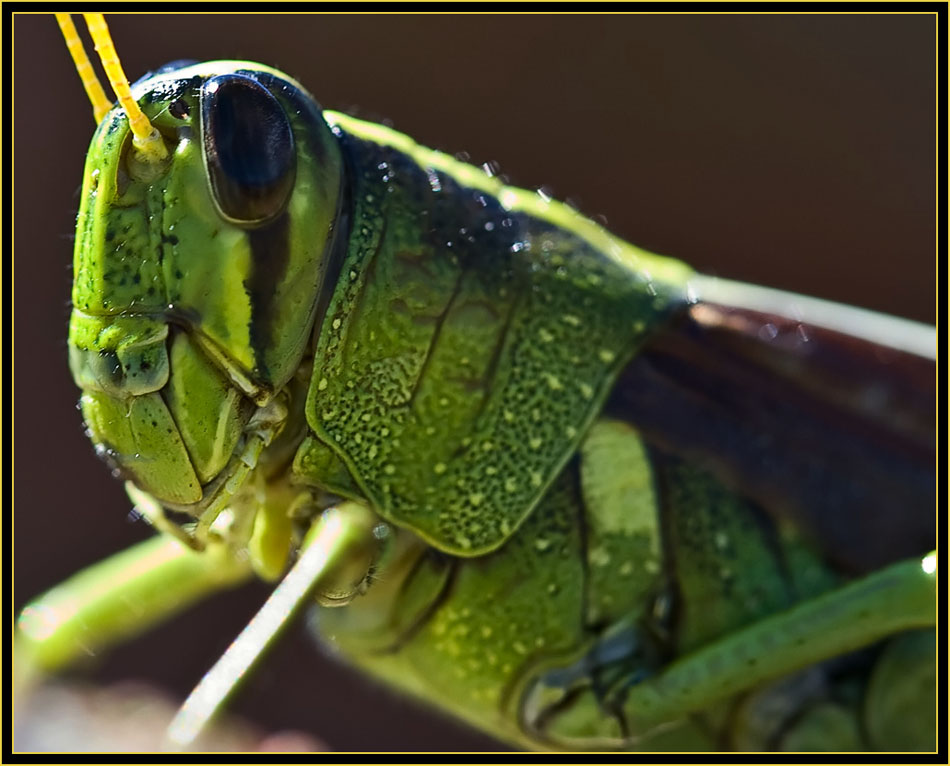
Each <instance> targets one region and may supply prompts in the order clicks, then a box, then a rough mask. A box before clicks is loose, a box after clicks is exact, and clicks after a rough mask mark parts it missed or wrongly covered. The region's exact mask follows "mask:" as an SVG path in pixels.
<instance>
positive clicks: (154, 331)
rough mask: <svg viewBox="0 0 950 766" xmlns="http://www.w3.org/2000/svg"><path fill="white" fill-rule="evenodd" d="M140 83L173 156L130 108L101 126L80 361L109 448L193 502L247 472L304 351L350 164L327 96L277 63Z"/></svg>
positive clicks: (83, 225)
mask: <svg viewBox="0 0 950 766" xmlns="http://www.w3.org/2000/svg"><path fill="white" fill-rule="evenodd" d="M133 93H134V95H135V97H136V98H137V100H138V101H139V102H140V103H141V104H142V106H143V109H144V111H145V112H146V114H147V115H148V116H149V118H150V120H151V121H152V123H153V125H154V126H155V127H156V128H157V129H158V131H159V132H160V134H161V135H162V138H163V139H164V141H165V144H166V147H167V149H168V152H169V157H168V159H167V160H166V161H165V162H164V163H163V164H161V165H160V166H159V167H157V168H155V167H147V166H143V165H142V164H141V163H139V162H137V160H136V157H135V154H134V152H133V151H132V150H131V144H132V142H131V134H130V131H129V126H128V122H127V121H126V119H125V118H124V116H123V112H122V111H121V110H114V111H113V112H111V113H110V114H109V116H107V118H106V119H105V120H104V121H103V123H102V125H101V126H100V128H99V130H98V131H97V133H96V135H95V137H94V138H93V142H92V146H91V148H90V151H89V159H88V161H87V163H86V168H85V175H84V182H83V192H82V203H81V207H80V212H79V222H78V229H77V231H78V233H77V240H76V250H75V282H74V285H73V306H74V309H73V313H72V319H71V323H70V334H69V343H70V366H71V369H72V372H73V377H74V379H75V381H76V383H77V384H78V385H79V386H80V387H81V388H82V389H83V392H84V393H83V397H82V410H83V414H84V416H85V418H86V422H87V424H88V426H89V430H90V435H91V437H92V439H93V440H94V441H95V442H96V444H97V446H98V448H99V450H100V452H101V453H102V454H104V455H106V456H107V457H108V459H109V460H111V461H112V462H113V463H114V464H115V465H116V467H117V468H118V469H119V470H120V471H121V472H122V473H124V474H126V475H127V476H128V477H129V478H131V479H133V480H134V482H135V483H136V484H137V485H138V486H139V487H140V488H141V489H143V490H144V491H146V492H148V493H150V494H152V495H153V496H154V497H156V498H157V499H158V500H160V501H161V502H163V503H166V504H169V505H174V506H177V507H184V508H185V509H188V508H189V507H193V506H195V505H196V504H197V505H201V504H202V503H205V504H206V503H207V501H208V500H209V498H210V496H211V494H213V493H214V492H215V491H217V488H218V487H219V486H220V485H221V484H222V482H224V480H225V479H226V478H227V477H228V476H229V475H231V474H232V473H233V467H232V468H228V466H229V465H230V464H232V463H233V462H234V461H233V460H232V457H233V456H234V454H235V452H236V451H239V450H240V449H241V448H242V447H243V446H244V445H245V442H247V436H246V433H245V432H246V429H247V427H248V425H249V423H251V422H252V418H253V417H254V414H255V411H256V410H258V409H260V408H262V407H265V406H267V405H268V404H269V403H270V402H272V400H273V398H274V395H275V393H276V392H277V391H279V390H280V389H281V387H282V386H284V385H285V384H286V383H287V381H288V380H289V379H290V377H291V376H292V374H293V373H294V371H295V370H296V369H297V366H298V364H299V363H300V359H301V357H302V355H303V352H304V348H305V346H306V344H307V343H308V341H309V337H310V331H311V327H312V325H313V320H314V316H315V314H316V311H317V301H316V299H315V296H317V295H319V291H320V286H321V284H322V283H323V280H324V277H325V264H326V260H327V259H326V257H325V256H326V254H327V252H328V247H329V243H330V241H331V233H332V231H333V230H334V224H335V222H336V218H337V215H338V210H339V199H340V196H341V195H340V188H341V179H342V174H341V159H340V154H339V151H338V149H337V146H336V143H335V141H334V139H333V136H332V135H331V134H330V131H329V128H328V127H327V126H326V124H325V123H324V122H323V119H322V116H321V111H320V107H319V106H318V105H317V104H316V103H315V102H314V100H313V99H312V98H311V97H310V96H309V95H308V94H307V93H306V92H305V91H304V90H303V88H302V87H301V86H299V85H298V84H297V83H296V82H294V81H293V80H290V79H289V78H287V77H286V76H284V75H282V74H280V73H279V72H277V71H275V70H272V69H267V68H262V67H260V66H259V65H251V64H248V63H245V62H238V61H219V62H208V63H204V64H200V65H194V66H188V67H185V68H180V69H175V70H173V71H170V72H164V73H159V74H156V75H153V76H151V77H147V78H144V79H143V80H142V81H140V82H139V83H138V84H137V85H136V87H135V90H134V91H133ZM215 480H217V481H215Z"/></svg>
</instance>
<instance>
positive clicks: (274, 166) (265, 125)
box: [201, 74, 297, 225]
mask: <svg viewBox="0 0 950 766" xmlns="http://www.w3.org/2000/svg"><path fill="white" fill-rule="evenodd" d="M201 130H202V135H203V138H204V151H205V162H206V166H207V169H208V179H209V181H210V183H211V192H212V195H213V197H214V199H215V202H216V203H217V205H218V209H219V210H220V212H221V213H222V215H223V216H224V217H225V218H228V219H230V220H231V221H233V222H235V223H240V224H245V225H257V224H262V223H265V222H267V221H269V220H271V219H273V218H275V217H277V216H278V215H280V214H281V213H282V212H283V210H284V207H285V206H286V204H287V200H288V199H289V198H290V193H291V192H292V191H293V187H294V180H295V178H296V175H297V152H296V149H295V147H294V134H293V131H292V130H291V127H290V122H289V120H288V119H287V115H286V114H285V113H284V110H283V108H282V107H281V105H280V103H279V102H278V101H277V99H276V98H274V97H273V96H272V95H271V94H270V92H269V91H268V90H267V89H266V88H265V87H264V86H262V85H261V84H259V83H258V82H257V81H256V80H253V79H252V78H250V77H245V76H244V75H238V74H225V75H219V76H217V77H212V78H211V79H210V80H208V81H207V82H206V83H205V84H204V85H203V86H202V88H201Z"/></svg>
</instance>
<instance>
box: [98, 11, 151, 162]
mask: <svg viewBox="0 0 950 766" xmlns="http://www.w3.org/2000/svg"><path fill="white" fill-rule="evenodd" d="M83 16H85V18H86V25H87V26H88V27H89V34H90V35H91V36H92V40H93V42H94V43H95V45H96V51H97V52H98V53H99V60H100V61H102V68H103V69H105V70H106V75H107V76H108V78H109V84H110V85H111V86H112V90H114V91H115V95H116V96H117V97H118V99H119V103H120V104H121V105H122V108H123V109H125V113H126V114H127V115H128V117H129V128H130V129H131V130H132V145H133V146H134V147H135V148H136V149H137V150H138V155H139V159H141V160H142V161H143V162H145V163H147V164H157V163H159V162H161V161H162V160H164V159H165V158H166V157H168V150H167V149H166V148H165V142H164V141H163V140H162V137H161V135H159V132H158V131H157V130H156V129H155V128H154V127H153V126H152V123H150V122H149V121H148V117H146V116H145V113H144V112H142V110H141V109H140V108H139V105H138V102H136V100H135V99H134V98H132V89H131V88H130V87H129V80H128V78H127V77H126V76H125V72H123V71H122V65H121V64H120V63H119V57H118V55H117V54H116V52H115V46H114V45H113V44H112V37H110V35H109V27H107V26H106V20H105V19H104V18H103V16H102V14H101V13H84V14H83Z"/></svg>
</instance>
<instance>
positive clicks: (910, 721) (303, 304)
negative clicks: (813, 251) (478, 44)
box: [21, 61, 935, 750]
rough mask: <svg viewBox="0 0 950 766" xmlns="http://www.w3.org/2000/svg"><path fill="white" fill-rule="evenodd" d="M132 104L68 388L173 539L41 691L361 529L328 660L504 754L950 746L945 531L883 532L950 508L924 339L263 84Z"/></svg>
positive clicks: (80, 280) (108, 137)
mask: <svg viewBox="0 0 950 766" xmlns="http://www.w3.org/2000/svg"><path fill="white" fill-rule="evenodd" d="M132 93H133V96H134V100H135V102H137V104H138V105H139V107H140V108H141V110H142V111H143V112H144V115H143V119H144V120H145V123H144V126H143V127H142V129H141V130H140V131H139V133H136V134H135V136H133V132H132V128H131V127H130V123H132V122H134V121H135V120H136V118H135V117H134V110H135V108H134V107H133V106H132V105H131V104H130V105H126V106H124V107H123V108H115V109H113V110H112V111H110V112H108V113H107V114H106V115H105V117H104V118H103V120H102V122H101V124H100V126H99V129H98V131H97V133H96V135H95V137H94V139H93V143H92V146H91V148H90V152H89V156H88V160H87V165H86V169H85V171H84V179H83V191H82V195H81V207H80V215H79V223H78V228H77V242H76V251H75V265H74V269H75V271H74V280H75V281H74V288H73V314H72V319H71V324H70V349H69V354H70V366H71V369H72V372H73V376H74V378H75V379H76V382H77V383H78V384H79V386H80V387H81V388H82V391H83V394H82V410H83V415H84V418H85V420H86V423H87V426H88V428H89V431H90V435H91V437H92V439H93V441H94V443H95V444H96V446H97V449H98V450H99V451H100V452H101V453H102V454H103V456H104V457H105V458H106V459H107V460H108V461H109V462H110V463H111V464H112V465H113V467H114V468H115V469H116V470H117V471H119V472H121V473H122V474H123V475H124V476H125V478H126V479H127V480H128V481H129V492H130V494H131V496H132V497H133V500H134V501H135V502H136V505H137V507H138V508H139V509H140V511H141V512H142V513H144V514H146V515H147V516H148V518H149V519H150V520H151V521H152V522H153V523H154V524H155V525H156V526H157V527H158V528H160V529H161V530H162V531H163V532H165V533H166V535H168V536H171V537H172V538H177V539H178V540H179V541H180V543H181V544H180V543H178V542H172V541H167V540H163V539H161V538H157V541H156V542H154V543H146V544H144V547H143V548H141V549H139V550H134V551H130V552H128V553H126V554H123V556H124V557H123V558H121V559H120V558H117V559H115V560H110V562H108V563H106V564H104V565H103V568H102V569H100V570H91V572H90V574H88V575H87V576H86V580H84V581H83V580H76V581H74V582H73V583H72V584H71V586H70V585H67V589H68V590H67V591H66V592H65V598H67V599H68V598H73V599H74V601H76V600H78V601H79V602H80V603H81V607H80V612H81V611H82V610H83V609H86V610H87V611H86V612H83V613H82V615H81V616H82V620H81V622H82V625H79V626H77V620H76V613H75V612H74V613H72V614H65V613H64V612H63V611H62V609H61V608H60V607H61V606H62V603H63V601H62V600H57V598H58V597H62V596H63V594H62V593H61V594H59V596H57V595H55V594H54V596H51V597H48V598H46V599H41V600H40V601H39V602H37V604H36V605H35V606H33V607H32V608H31V609H30V610H29V611H28V612H27V613H26V614H25V615H24V619H23V620H22V621H21V624H22V626H23V628H24V630H25V631H26V632H27V639H29V640H31V641H32V645H31V647H30V649H31V651H33V652H34V653H35V656H36V658H37V661H38V662H40V663H42V662H46V663H48V664H49V665H56V664H58V663H62V662H66V661H68V660H69V659H71V657H72V655H74V654H75V653H76V652H77V651H78V650H77V648H76V644H77V642H79V641H80V639H81V640H82V641H83V642H89V641H92V642H96V641H98V642H101V643H103V644H105V643H108V642H111V641H114V640H115V639H117V638H118V637H120V636H121V635H124V634H125V633H127V632H131V631H134V630H138V629H141V627H142V625H143V620H147V619H158V618H159V617H160V616H162V615H164V614H165V613H166V612H169V611H172V610H175V609H178V608H181V607H182V606H184V605H185V604H186V603H188V602H189V601H190V600H192V599H195V598H198V597H199V596H201V595H203V594H204V593H205V592H208V591H211V590H215V589H217V588H220V587H224V586H225V585H227V584H229V583H231V582H234V581H238V580H241V579H242V578H244V577H246V576H247V575H248V570H249V569H250V570H253V571H254V573H256V574H257V575H258V576H260V577H262V578H264V579H267V580H277V579H280V578H281V577H282V576H284V574H285V573H286V572H287V570H288V568H289V567H291V566H292V565H293V563H294V561H295V560H296V559H297V557H298V554H300V552H301V551H302V550H310V548H307V547H306V545H305V539H306V538H307V537H308V535H312V534H313V533H312V532H311V530H313V529H316V530H319V529H321V526H320V524H321V522H323V523H324V524H325V523H326V519H327V516H326V514H325V513H324V511H325V510H326V509H328V508H338V509H339V510H338V513H342V514H350V515H351V517H352V518H354V519H355V521H354V527H353V528H354V529H355V530H356V532H355V535H356V538H357V543H356V544H354V545H353V546H352V548H351V549H348V550H349V553H348V555H346V556H344V557H343V559H342V561H340V562H337V563H336V565H335V566H334V567H333V570H332V572H330V574H329V575H327V576H325V577H324V578H323V579H322V580H321V583H320V584H319V585H318V587H317V591H318V592H317V597H318V599H319V601H320V602H321V604H322V605H323V606H322V608H320V609H318V610H317V611H316V613H315V616H314V619H313V622H314V625H315V628H316V630H317V632H318V633H319V634H320V635H321V636H322V637H323V638H324V639H325V640H327V641H329V642H332V643H333V644H334V645H335V646H337V647H338V648H339V649H340V650H341V652H342V653H343V654H344V655H346V656H347V657H349V658H350V659H351V660H352V661H353V662H354V663H355V664H357V665H359V666H361V667H364V668H365V669H367V670H368V671H369V672H370V673H372V674H374V675H376V676H377V677H379V678H382V679H384V680H386V681H388V682H389V683H391V684H392V685H394V686H396V687H399V688H402V689H404V690H406V691H408V692H410V693H412V694H414V695H416V696H418V697H420V698H422V699H425V700H428V701H430V702H432V703H434V704H436V705H438V706H440V707H442V708H444V709H447V710H449V711H452V712H454V713H455V714H457V715H458V716H460V717H462V718H463V719H465V720H467V721H469V722H471V723H473V724H474V725H476V726H478V727H480V728H482V729H484V730H486V731H488V732H491V733H492V734H494V735H495V736H497V737H499V738H501V739H504V740H506V741H509V742H512V743H515V744H517V745H520V746H524V747H533V748H549V749H550V748H553V749H581V750H594V749H637V750H661V749H672V750H692V749H700V750H710V749H720V748H733V749H751V750H763V749H786V750H810V749H829V750H856V749H878V750H904V749H907V750H928V749H932V748H933V746H934V734H935V724H934V720H935V719H934V704H935V671H934V662H935V657H934V653H935V639H934V632H933V625H934V621H935V617H934V610H935V603H934V601H935V595H934V587H935V586H934V578H935V574H934V573H935V558H934V557H933V555H931V554H930V553H929V552H930V551H931V549H932V548H933V547H934V541H935V535H934V531H933V528H932V527H930V526H928V525H927V523H926V518H925V517H926V516H927V515H928V514H927V513H924V514H922V516H923V517H924V518H925V521H924V522H923V523H915V524H913V525H911V527H910V529H908V530H907V531H905V532H904V533H903V534H902V535H895V534H893V532H892V531H891V527H890V526H889V525H888V523H887V518H888V516H887V515H888V514H889V513H894V512H895V511H894V509H896V508H897V509H910V511H909V512H913V514H914V516H915V518H916V516H918V515H921V514H920V509H921V508H923V509H924V510H928V509H930V508H932V507H933V505H934V461H933V449H934V442H933V423H932V416H930V417H931V419H930V420H928V407H932V404H933V403H932V401H927V389H926V382H924V383H921V382H920V381H921V379H923V380H925V381H926V379H927V376H928V374H932V370H933V363H932V357H933V353H934V345H933V334H932V331H929V330H928V329H927V328H922V327H919V326H916V325H913V324H912V323H907V322H903V321H901V320H893V319H890V318H887V317H882V316H879V315H874V314H869V313H867V312H860V311H858V310H851V309H846V308H843V307H830V306H829V305H828V304H825V303H822V302H816V301H810V300H808V299H803V298H798V297H795V296H788V295H787V294H780V293H775V292H772V291H765V290H762V289H758V288H752V287H749V286H746V285H737V284H735V283H729V282H725V281H715V280H710V279H708V278H705V277H702V276H700V275H698V274H696V273H695V272H693V271H692V270H691V269H689V268H688V267H687V266H685V265H684V264H682V263H680V262H677V261H674V260H671V259H668V258H662V257H659V256H655V255H652V254H650V253H647V252H645V251H642V250H640V249H637V248H635V247H632V246H631V245H629V244H627V243H625V242H623V241H621V240H619V239H617V238H615V237H614V236H612V235H611V234H609V233H608V232H607V231H605V230H604V229H603V228H601V227H600V226H599V225H597V224H595V223H593V222H591V221H590V220H588V219H586V218H584V217H582V216H581V215H580V214H578V213H577V212H575V211H574V210H573V209H571V208H569V207H567V206H564V205H562V204H560V203H557V202H555V201H553V200H550V199H547V198H545V197H544V196H539V195H537V194H534V193H529V192H525V191H521V190H517V189H513V188H510V187H507V186H504V185H503V184H502V183H501V182H500V181H498V180H497V179H495V178H492V177H491V176H489V175H487V174H486V173H485V172H483V171H482V170H481V169H478V168H474V167H472V166H469V165H466V164H464V163H462V162H460V161H458V160H455V159H453V158H451V157H449V156H446V155H444V154H441V153H438V152H434V151H431V150H428V149H425V148H423V147H420V146H419V145H417V144H416V143H414V142H413V141H412V140H411V139H409V138H407V137H406V136H404V135H401V134H399V133H396V132H394V131H392V130H390V129H388V128H385V127H382V126H379V125H375V124H371V123H367V122H363V121H360V120H356V119H354V118H351V117H348V116H346V115H343V114H339V113H331V112H326V111H321V109H320V107H319V106H318V104H317V103H316V102H315V101H314V100H313V98H312V97H311V96H310V95H309V94H308V93H307V92H306V90H304V88H303V86H302V85H300V84H299V83H297V82H295V81H294V80H292V79H290V78H289V77H287V76H286V75H284V74H282V73H280V72H278V71H276V70H274V69H271V68H269V67H266V66H262V65H259V64H252V63H249V62H235V61H219V62H208V63H205V64H197V65H191V66H183V67H179V68H172V69H169V70H168V71H161V72H159V73H156V74H154V75H152V76H150V77H148V78H146V79H144V80H142V81H140V82H139V83H137V84H136V86H135V87H134V88H133V91H132ZM130 114H132V115H133V117H132V119H130V117H129V116H128V115H130ZM153 131H154V132H153ZM150 137H151V138H150ZM149 141H151V143H148V142H149ZM149 146H153V147H157V148H156V149H149V148H147V147H149ZM881 364H886V365H889V369H890V371H891V373H892V374H891V375H889V376H888V377H887V378H882V377H881V376H878V375H875V376H874V377H873V378H867V377H865V373H866V371H867V370H868V369H869V368H870V366H871V365H881ZM739 380H741V381H742V385H741V386H737V385H736V383H737V381H739ZM816 380H820V381H821V382H822V389H821V390H820V391H818V390H816V388H815V387H814V384H813V383H812V384H810V385H809V384H808V383H806V382H807V381H816ZM868 380H870V381H871V383H870V384H869V383H867V381H868ZM810 386H811V387H810ZM918 399H923V400H924V401H923V403H922V404H920V403H919V402H918ZM842 424H843V425H844V426H845V428H843V429H842V430H844V431H847V432H848V433H851V434H854V433H860V434H862V438H861V439H860V440H859V443H857V444H855V443H854V441H855V440H854V439H850V440H844V439H842V437H841V436H840V435H838V432H837V431H836V430H835V429H837V428H841V427H842ZM839 472H840V473H841V474H842V475H843V476H844V477H845V478H844V479H843V480H842V479H839V478H837V476H838V474H839ZM856 475H857V476H861V477H862V479H863V481H861V482H859V483H856V482H853V481H851V477H853V476H856ZM855 525H864V526H866V527H867V528H869V529H870V530H873V531H874V534H869V537H870V538H871V540H872V541H871V542H870V543H869V542H868V541H867V540H865V539H862V540H861V541H860V543H852V542H851V541H850V534H851V531H852V530H853V528H854V526H855ZM183 545H184V546H187V547H190V548H194V549H196V551H197V552H195V553H191V552H189V551H187V550H186V549H185V547H183ZM300 560H301V561H303V560H304V557H303V556H301V557H300ZM146 563H148V566H146ZM133 570H135V571H136V573H137V574H136V575H135V576H134V577H133V576H132V574H131V572H132V571H133ZM292 571H294V572H296V571H297V569H294V570H292ZM104 583H108V584H109V587H108V588H104V587H103V584H104ZM76 594H82V596H81V597H77V596H76ZM130 598H131V599H134V600H136V601H137V602H138V606H139V609H138V610H137V611H136V612H134V613H131V614H132V616H128V615H129V614H130V613H129V610H128V608H127V604H126V601H127V600H128V599H130ZM57 608H60V610H59V611H57Z"/></svg>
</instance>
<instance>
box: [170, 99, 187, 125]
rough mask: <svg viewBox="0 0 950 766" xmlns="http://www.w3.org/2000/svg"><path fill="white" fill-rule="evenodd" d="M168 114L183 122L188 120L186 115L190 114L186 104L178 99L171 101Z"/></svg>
mask: <svg viewBox="0 0 950 766" xmlns="http://www.w3.org/2000/svg"><path fill="white" fill-rule="evenodd" d="M168 113H169V114H170V115H171V116H172V117H175V118H177V119H179V120H185V119H187V118H188V115H189V114H190V113H191V110H190V109H189V108H188V104H187V103H186V102H185V101H184V100H182V99H180V98H179V99H178V100H176V101H172V103H171V104H170V105H169V107H168Z"/></svg>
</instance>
